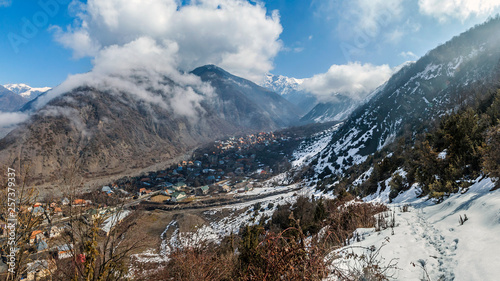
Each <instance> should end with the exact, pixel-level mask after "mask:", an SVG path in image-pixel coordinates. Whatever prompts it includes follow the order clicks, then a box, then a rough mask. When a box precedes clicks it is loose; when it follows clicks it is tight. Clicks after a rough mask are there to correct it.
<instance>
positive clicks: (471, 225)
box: [337, 178, 500, 280]
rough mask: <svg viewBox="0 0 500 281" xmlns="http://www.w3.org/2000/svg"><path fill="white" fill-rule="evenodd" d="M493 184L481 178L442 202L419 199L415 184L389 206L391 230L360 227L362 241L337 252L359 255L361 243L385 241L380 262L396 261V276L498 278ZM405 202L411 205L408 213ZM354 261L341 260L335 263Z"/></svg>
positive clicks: (498, 202)
mask: <svg viewBox="0 0 500 281" xmlns="http://www.w3.org/2000/svg"><path fill="white" fill-rule="evenodd" d="M493 186H494V183H492V181H491V179H488V178H486V179H480V180H477V181H476V182H475V184H474V185H472V186H471V187H470V188H469V190H468V191H465V190H464V191H463V192H462V193H458V194H454V195H451V196H450V197H449V198H447V199H445V200H444V201H443V202H442V203H439V204H435V203H432V202H430V200H429V201H426V200H425V199H422V198H416V194H417V193H418V192H415V188H413V189H411V190H409V191H407V192H406V193H404V194H401V195H400V196H398V197H397V198H396V199H395V200H394V203H392V204H389V207H390V208H391V210H392V211H394V212H395V222H396V227H394V229H393V230H392V229H391V228H387V229H385V230H382V231H380V232H375V231H374V229H358V230H357V233H358V234H359V235H358V236H359V237H360V240H361V241H360V242H356V243H354V244H352V245H350V246H349V247H345V248H343V249H342V250H341V251H339V252H341V253H343V254H344V255H345V254H347V253H350V252H352V251H354V252H358V253H360V248H359V247H358V246H362V247H370V246H372V245H373V246H375V248H379V247H380V246H382V244H385V246H384V247H382V249H381V251H380V257H381V258H383V260H381V261H382V264H385V265H387V264H388V263H389V261H390V260H392V259H394V261H395V262H397V267H398V269H397V270H394V271H393V272H392V274H394V275H393V277H394V279H395V280H498V276H499V274H500V268H499V267H498V263H497V262H494V261H495V260H497V256H498V253H499V252H500V236H499V235H498V233H500V190H495V191H490V190H491V189H492V188H493ZM405 204H410V207H409V208H408V210H407V211H406V212H404V210H403V206H404V205H405ZM465 217H467V218H468V220H466V221H465V222H464V223H463V224H461V223H460V218H462V219H463V218H465ZM392 231H394V234H392ZM350 262H352V261H350V260H349V259H343V260H341V261H338V264H337V265H339V266H345V264H343V263H350ZM426 272H427V274H428V276H426Z"/></svg>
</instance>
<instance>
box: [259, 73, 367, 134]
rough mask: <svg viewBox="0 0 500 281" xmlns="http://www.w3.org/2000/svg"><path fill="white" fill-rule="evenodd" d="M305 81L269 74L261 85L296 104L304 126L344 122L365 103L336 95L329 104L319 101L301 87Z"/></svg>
mask: <svg viewBox="0 0 500 281" xmlns="http://www.w3.org/2000/svg"><path fill="white" fill-rule="evenodd" d="M303 81H304V79H297V78H290V77H286V76H283V75H273V74H267V75H266V79H265V80H264V82H263V83H262V84H261V85H262V86H263V87H265V88H267V89H269V90H271V91H274V92H276V93H278V94H280V95H281V96H282V97H284V98H285V99H287V100H288V101H289V102H291V103H292V104H294V105H295V106H296V107H297V108H298V110H299V114H300V115H301V116H302V118H301V121H302V123H304V124H308V123H324V122H330V121H341V120H344V119H346V118H347V117H348V116H349V114H351V113H352V112H353V111H354V109H356V108H357V107H358V106H360V105H361V104H362V103H363V102H361V101H355V100H353V99H351V98H349V97H347V96H345V95H336V96H334V97H332V98H331V101H327V102H325V101H319V100H318V98H317V97H316V96H315V95H314V94H312V93H310V92H308V91H307V90H305V89H303V88H302V87H301V85H302V83H303Z"/></svg>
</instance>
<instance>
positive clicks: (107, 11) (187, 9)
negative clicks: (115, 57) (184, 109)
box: [53, 0, 282, 81]
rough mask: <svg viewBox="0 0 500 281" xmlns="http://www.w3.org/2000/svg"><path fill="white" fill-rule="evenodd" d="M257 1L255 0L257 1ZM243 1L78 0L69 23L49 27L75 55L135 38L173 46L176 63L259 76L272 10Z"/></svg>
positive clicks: (265, 65) (269, 44) (274, 28)
mask: <svg viewBox="0 0 500 281" xmlns="http://www.w3.org/2000/svg"><path fill="white" fill-rule="evenodd" d="M259 3H260V2H259ZM259 3H258V4H252V3H250V2H248V1H246V0H198V1H192V2H191V4H188V5H184V6H181V5H179V1H177V0H142V1H139V0H107V1H99V0H88V1H87V4H83V3H78V4H76V5H73V7H76V8H75V9H76V14H77V15H78V18H77V20H76V21H75V23H74V24H73V26H70V27H67V28H65V29H62V28H60V27H54V28H53V30H54V34H55V39H56V40H57V41H58V42H60V43H61V44H62V45H63V46H65V47H67V48H70V49H73V51H74V56H75V57H77V58H78V57H84V56H90V57H94V56H97V55H98V54H99V52H100V51H101V50H103V49H106V48H107V47H110V46H114V45H116V46H118V47H120V46H124V45H125V44H127V43H129V42H133V41H135V40H137V39H138V38H141V37H148V38H151V39H153V40H155V41H156V42H157V43H158V44H159V45H160V46H161V45H162V44H163V43H162V42H163V41H164V40H167V41H169V42H174V43H176V44H177V46H178V51H177V53H176V54H175V56H176V60H175V63H176V66H177V67H179V68H181V69H182V70H192V69H194V68H195V67H198V66H201V65H204V64H216V65H218V66H220V67H222V68H225V69H226V70H228V71H230V72H232V73H233V74H235V75H239V76H243V77H245V78H248V79H252V80H255V81H256V80H259V79H260V78H261V77H262V76H263V75H264V74H265V73H267V72H269V71H270V70H272V68H273V63H272V60H273V58H274V57H275V56H276V55H277V53H278V52H279V51H280V49H281V46H282V43H281V41H280V40H279V36H280V34H281V32H282V26H281V24H280V18H279V15H278V13H277V12H273V13H271V15H270V16H269V15H268V14H267V11H266V9H265V7H263V6H262V4H259Z"/></svg>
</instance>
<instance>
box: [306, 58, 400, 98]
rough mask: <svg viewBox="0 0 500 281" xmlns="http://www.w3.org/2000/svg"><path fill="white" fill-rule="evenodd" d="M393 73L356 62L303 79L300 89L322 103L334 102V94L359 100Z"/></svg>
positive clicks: (380, 67) (388, 68)
mask: <svg viewBox="0 0 500 281" xmlns="http://www.w3.org/2000/svg"><path fill="white" fill-rule="evenodd" d="M393 71H394V70H393V69H391V68H390V67H389V66H388V65H381V66H375V65H372V64H361V63H358V62H356V63H348V64H345V65H332V66H331V67H330V69H328V71H327V72H326V73H322V74H317V75H314V76H313V77H311V78H307V79H304V82H303V83H302V85H301V87H302V88H303V89H305V90H307V91H309V92H311V93H313V94H315V95H316V96H317V97H318V99H319V100H321V101H324V102H328V101H332V100H334V99H335V95H336V94H342V95H345V96H348V97H351V98H352V99H354V100H361V99H363V98H365V97H366V96H367V95H368V94H369V93H370V92H372V91H373V90H375V89H376V88H377V87H378V86H380V85H382V84H383V83H384V82H385V81H387V80H388V79H389V78H390V77H391V75H392V74H393Z"/></svg>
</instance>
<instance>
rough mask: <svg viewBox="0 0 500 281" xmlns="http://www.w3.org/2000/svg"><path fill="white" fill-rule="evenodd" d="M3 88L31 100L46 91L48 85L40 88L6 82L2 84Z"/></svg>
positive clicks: (48, 88)
mask: <svg viewBox="0 0 500 281" xmlns="http://www.w3.org/2000/svg"><path fill="white" fill-rule="evenodd" d="M4 87H5V88H7V89H8V90H10V91H12V92H14V93H16V94H18V95H20V96H22V97H23V98H26V99H28V100H32V99H34V98H36V97H38V96H39V95H40V94H43V93H45V92H47V91H49V90H50V89H52V88H50V87H42V88H33V87H30V86H28V85H26V84H22V83H20V84H6V85H4Z"/></svg>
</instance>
